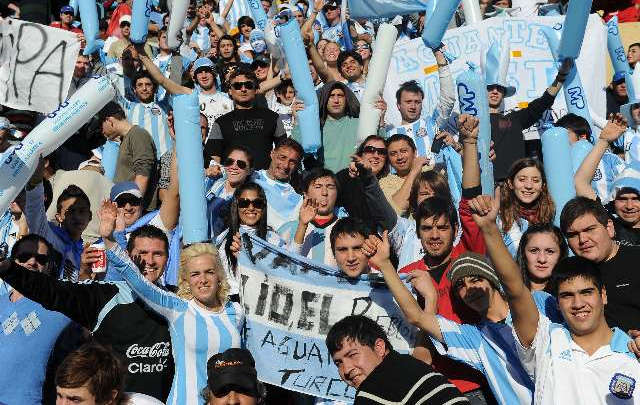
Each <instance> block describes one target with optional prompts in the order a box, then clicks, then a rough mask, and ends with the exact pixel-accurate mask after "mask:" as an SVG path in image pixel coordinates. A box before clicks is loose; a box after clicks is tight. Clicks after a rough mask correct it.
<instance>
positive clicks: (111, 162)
mask: <svg viewBox="0 0 640 405" xmlns="http://www.w3.org/2000/svg"><path fill="white" fill-rule="evenodd" d="M119 154H120V144H119V143H118V142H114V141H111V140H107V142H105V143H104V146H103V147H102V167H103V168H104V176H105V177H106V178H108V179H109V180H113V178H114V177H115V176H116V169H117V167H118V155H119Z"/></svg>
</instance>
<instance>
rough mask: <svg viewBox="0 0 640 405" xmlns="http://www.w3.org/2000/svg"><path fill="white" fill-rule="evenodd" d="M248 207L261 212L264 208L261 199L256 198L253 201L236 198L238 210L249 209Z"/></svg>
mask: <svg viewBox="0 0 640 405" xmlns="http://www.w3.org/2000/svg"><path fill="white" fill-rule="evenodd" d="M250 205H252V206H253V208H256V209H259V210H261V209H263V208H264V206H265V203H264V200H263V199H262V198H256V199H255V200H250V199H248V198H238V207H239V208H249V206H250Z"/></svg>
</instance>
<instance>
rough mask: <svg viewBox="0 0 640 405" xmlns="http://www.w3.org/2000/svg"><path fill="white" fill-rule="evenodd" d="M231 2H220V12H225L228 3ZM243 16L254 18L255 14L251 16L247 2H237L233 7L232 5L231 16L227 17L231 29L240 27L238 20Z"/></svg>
mask: <svg viewBox="0 0 640 405" xmlns="http://www.w3.org/2000/svg"><path fill="white" fill-rule="evenodd" d="M229 1H230V0H220V3H219V7H220V12H222V10H224V8H225V7H226V5H227V3H228V2H229ZM243 15H246V16H249V17H252V18H253V14H251V10H250V9H249V5H248V4H247V0H235V1H234V2H233V5H231V10H229V14H228V15H227V21H228V22H229V25H230V26H231V28H234V27H236V26H238V19H239V18H240V17H242V16H243Z"/></svg>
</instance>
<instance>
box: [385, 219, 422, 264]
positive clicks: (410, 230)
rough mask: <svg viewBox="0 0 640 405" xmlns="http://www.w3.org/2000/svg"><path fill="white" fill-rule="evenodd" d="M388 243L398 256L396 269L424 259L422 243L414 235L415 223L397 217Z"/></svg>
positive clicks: (415, 234)
mask: <svg viewBox="0 0 640 405" xmlns="http://www.w3.org/2000/svg"><path fill="white" fill-rule="evenodd" d="M389 242H390V243H391V247H392V248H393V250H394V251H395V252H396V254H397V255H398V269H401V268H403V267H405V266H406V265H408V264H411V263H413V262H415V261H416V260H418V259H420V258H422V257H424V254H425V252H424V249H423V248H422V242H420V238H419V237H418V234H417V233H416V221H414V220H412V219H407V218H402V217H398V221H397V222H396V226H394V227H393V229H392V230H391V232H389Z"/></svg>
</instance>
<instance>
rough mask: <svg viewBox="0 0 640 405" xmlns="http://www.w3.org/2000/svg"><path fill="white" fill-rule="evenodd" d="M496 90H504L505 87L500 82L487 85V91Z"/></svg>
mask: <svg viewBox="0 0 640 405" xmlns="http://www.w3.org/2000/svg"><path fill="white" fill-rule="evenodd" d="M494 90H498V91H500V92H504V87H502V86H500V85H499V84H490V85H488V86H487V91H494Z"/></svg>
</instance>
